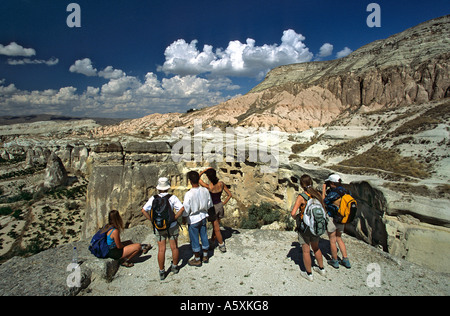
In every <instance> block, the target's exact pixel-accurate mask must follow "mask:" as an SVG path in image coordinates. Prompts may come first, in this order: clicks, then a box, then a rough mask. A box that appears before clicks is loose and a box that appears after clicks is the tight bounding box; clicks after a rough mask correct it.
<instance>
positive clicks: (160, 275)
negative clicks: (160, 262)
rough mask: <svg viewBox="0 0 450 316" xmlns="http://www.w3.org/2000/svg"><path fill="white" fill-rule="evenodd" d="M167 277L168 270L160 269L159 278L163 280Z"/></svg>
mask: <svg viewBox="0 0 450 316" xmlns="http://www.w3.org/2000/svg"><path fill="white" fill-rule="evenodd" d="M165 278H166V271H165V270H159V279H160V280H161V281H162V280H164V279H165Z"/></svg>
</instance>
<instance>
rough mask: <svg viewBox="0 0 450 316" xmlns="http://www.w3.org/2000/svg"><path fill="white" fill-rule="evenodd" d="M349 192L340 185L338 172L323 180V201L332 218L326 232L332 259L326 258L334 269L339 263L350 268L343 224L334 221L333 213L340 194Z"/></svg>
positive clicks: (335, 210)
mask: <svg viewBox="0 0 450 316" xmlns="http://www.w3.org/2000/svg"><path fill="white" fill-rule="evenodd" d="M346 193H349V192H348V190H347V189H345V188H344V187H343V186H342V179H341V177H340V176H339V175H338V174H330V175H329V176H328V178H327V179H326V180H325V183H324V185H323V191H322V195H323V197H324V199H323V201H324V203H325V206H326V207H327V212H328V216H329V217H330V218H333V220H332V221H328V226H327V232H328V236H329V238H330V249H331V256H332V259H331V260H328V264H329V265H331V266H332V267H333V268H335V269H339V263H341V264H342V265H343V266H344V267H346V268H347V269H350V268H351V264H350V260H349V259H348V256H347V248H346V247H345V244H344V241H343V240H342V233H343V232H344V229H345V224H341V223H337V222H336V221H335V218H334V217H335V215H336V214H337V211H338V209H339V205H340V201H341V198H342V196H344V195H345V194H346ZM336 243H337V244H338V245H339V249H340V250H341V252H342V260H340V261H339V260H338V256H337V247H336Z"/></svg>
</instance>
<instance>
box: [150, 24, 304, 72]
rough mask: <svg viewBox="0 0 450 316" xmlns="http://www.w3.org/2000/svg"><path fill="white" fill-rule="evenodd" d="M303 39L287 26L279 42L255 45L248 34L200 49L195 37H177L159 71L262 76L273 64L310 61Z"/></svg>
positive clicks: (274, 65)
mask: <svg viewBox="0 0 450 316" xmlns="http://www.w3.org/2000/svg"><path fill="white" fill-rule="evenodd" d="M304 40H305V37H304V36H303V35H301V34H297V33H296V32H295V31H294V30H286V31H284V32H283V36H282V37H281V43H280V44H273V45H267V44H264V45H263V46H257V45H256V41H255V40H254V39H251V38H248V39H247V40H246V42H245V43H241V42H240V41H237V40H235V41H230V42H229V43H228V46H227V48H226V49H222V48H217V49H216V50H215V51H214V50H213V47H212V46H211V45H204V46H203V50H202V51H200V50H198V48H197V44H198V41H197V40H193V41H191V42H190V43H187V42H186V41H185V40H184V39H179V40H177V41H175V42H173V43H172V44H171V45H170V46H168V47H167V48H166V50H165V52H164V55H165V58H166V60H165V62H164V64H163V65H162V66H160V67H159V68H158V71H164V72H165V73H166V74H176V75H182V76H185V75H199V74H204V73H211V74H213V75H219V76H242V77H256V78H261V77H262V76H264V75H265V74H266V73H267V72H268V71H269V70H270V69H272V68H274V67H277V66H281V65H286V64H292V63H301V62H307V61H311V60H312V58H313V54H312V53H311V52H310V51H309V49H308V47H306V45H305V44H304V43H303V41H304Z"/></svg>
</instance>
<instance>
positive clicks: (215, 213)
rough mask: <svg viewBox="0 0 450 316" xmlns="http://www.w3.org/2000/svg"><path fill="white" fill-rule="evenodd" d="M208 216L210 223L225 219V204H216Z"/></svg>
mask: <svg viewBox="0 0 450 316" xmlns="http://www.w3.org/2000/svg"><path fill="white" fill-rule="evenodd" d="M208 215H209V216H208V221H209V222H214V221H215V220H218V219H222V218H224V217H225V210H224V209H223V203H222V202H220V203H217V204H214V206H213V207H211V208H210V209H209V210H208Z"/></svg>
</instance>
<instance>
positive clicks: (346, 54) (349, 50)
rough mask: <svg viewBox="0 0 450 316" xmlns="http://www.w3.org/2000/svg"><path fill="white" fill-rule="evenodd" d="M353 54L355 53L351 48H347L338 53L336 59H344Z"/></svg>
mask: <svg viewBox="0 0 450 316" xmlns="http://www.w3.org/2000/svg"><path fill="white" fill-rule="evenodd" d="M352 52H353V51H352V50H351V49H350V48H348V47H345V48H344V49H343V50H341V51H339V52H337V54H336V58H342V57H345V56H348V55H350V54H351V53H352Z"/></svg>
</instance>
